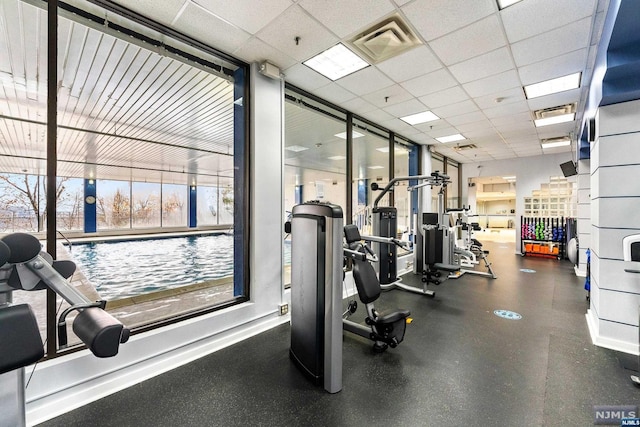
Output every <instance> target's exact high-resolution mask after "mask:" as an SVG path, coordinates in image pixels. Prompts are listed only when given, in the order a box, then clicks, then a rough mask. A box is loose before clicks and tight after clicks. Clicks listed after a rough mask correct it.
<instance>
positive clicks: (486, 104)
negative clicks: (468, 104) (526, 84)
mask: <svg viewBox="0 0 640 427" xmlns="http://www.w3.org/2000/svg"><path fill="white" fill-rule="evenodd" d="M496 99H500V102H497V101H496ZM473 100H474V101H475V103H476V104H477V105H478V107H480V108H481V109H484V108H492V107H495V106H496V105H499V104H511V103H513V102H520V101H525V100H526V98H525V97H524V90H523V89H522V87H521V86H517V87H513V88H511V89H505V90H502V91H499V92H495V93H492V94H489V95H483V96H479V97H476V98H473Z"/></svg>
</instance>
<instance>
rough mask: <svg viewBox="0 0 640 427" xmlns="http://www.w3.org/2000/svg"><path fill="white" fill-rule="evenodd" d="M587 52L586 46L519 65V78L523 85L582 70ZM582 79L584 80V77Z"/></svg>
mask: <svg viewBox="0 0 640 427" xmlns="http://www.w3.org/2000/svg"><path fill="white" fill-rule="evenodd" d="M588 52H589V50H588V49H586V48H585V49H578V50H575V51H573V52H569V53H566V54H563V55H560V56H556V57H555V58H550V59H547V60H544V61H540V62H536V63H535V64H531V65H525V66H524V67H520V68H518V73H519V74H520V80H522V84H523V85H530V84H533V83H539V82H542V81H545V80H549V79H555V78H556V77H562V76H567V75H569V74H573V73H577V72H580V71H583V70H584V64H585V63H586V61H587V55H588ZM583 77H584V76H583ZM582 81H583V82H584V81H585V80H584V78H583V80H582Z"/></svg>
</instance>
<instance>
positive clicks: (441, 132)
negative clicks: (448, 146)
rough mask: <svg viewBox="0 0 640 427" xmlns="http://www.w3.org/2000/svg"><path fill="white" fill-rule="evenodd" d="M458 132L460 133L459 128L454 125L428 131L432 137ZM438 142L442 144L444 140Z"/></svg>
mask: <svg viewBox="0 0 640 427" xmlns="http://www.w3.org/2000/svg"><path fill="white" fill-rule="evenodd" d="M456 133H458V130H457V129H456V128H453V127H446V128H443V129H434V130H433V131H430V132H426V134H427V135H429V136H431V137H432V138H441V137H443V136H449V135H455V134H456ZM438 144H442V142H439V141H438Z"/></svg>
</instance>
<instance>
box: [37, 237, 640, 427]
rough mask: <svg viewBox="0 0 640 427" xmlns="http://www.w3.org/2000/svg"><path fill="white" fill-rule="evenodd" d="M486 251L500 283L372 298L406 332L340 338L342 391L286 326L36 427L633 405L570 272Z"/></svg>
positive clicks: (543, 412)
mask: <svg viewBox="0 0 640 427" xmlns="http://www.w3.org/2000/svg"><path fill="white" fill-rule="evenodd" d="M485 247H486V248H487V249H490V251H491V254H490V259H491V261H492V262H493V267H494V270H495V272H496V274H497V275H498V279H496V280H492V279H490V278H485V277H480V276H472V275H465V276H463V277H461V278H459V279H457V280H448V281H447V282H445V283H443V284H442V285H440V286H437V287H435V286H434V287H432V288H433V289H435V290H436V291H437V294H436V297H435V298H433V299H430V298H427V297H424V296H421V295H417V294H413V293H409V292H404V291H400V290H393V291H389V292H386V293H384V294H383V295H382V297H381V300H380V303H379V304H377V305H376V307H377V308H379V309H385V308H393V307H400V308H406V309H409V310H411V313H412V316H411V317H412V318H413V323H411V324H410V325H408V327H407V333H406V336H405V340H404V342H403V343H402V344H401V345H400V346H399V347H398V348H396V349H389V350H388V351H386V352H385V353H383V354H376V353H374V352H372V350H371V344H370V342H369V341H367V340H365V339H363V338H360V337H357V336H354V335H351V334H348V333H345V335H344V360H343V363H344V365H343V366H344V376H343V383H344V389H343V390H342V391H341V392H340V393H337V394H334V395H331V394H328V393H326V392H324V391H323V390H322V388H319V387H315V386H314V385H313V384H312V383H311V382H309V381H308V380H307V379H306V378H305V377H303V376H302V375H301V373H300V372H299V371H298V370H297V368H296V367H295V366H294V365H293V364H292V362H291V361H290V360H289V355H288V350H289V326H288V325H283V326H280V327H277V328H275V329H272V330H270V331H268V332H265V333H263V334H261V335H259V336H256V337H253V338H250V339H248V340H245V341H243V342H241V343H239V344H237V345H234V346H231V347H229V348H227V349H224V350H222V351H219V352H217V353H215V354H212V355H210V356H208V357H205V358H202V359H200V360H197V361H195V362H192V363H190V364H188V365H186V366H183V367H180V368H178V369H175V370H173V371H171V372H168V373H166V374H163V375H161V376H159V377H156V378H153V379H150V380H148V381H145V382H143V383H141V384H138V385H136V386H134V387H131V388H129V389H127V390H124V391H122V392H119V393H117V394H115V395H112V396H108V397H106V398H103V399H101V400H99V401H97V402H95V403H93V404H90V405H87V406H85V407H82V408H80V409H77V410H75V411H73V412H70V413H68V414H65V415H63V416H61V417H58V418H56V419H54V420H51V421H49V422H47V423H45V424H43V425H46V426H118V427H122V426H283V425H285V426H373V425H390V426H463V425H464V426H467V425H471V426H541V425H549V426H588V425H593V423H594V409H593V406H594V405H638V402H639V401H640V389H639V388H636V387H635V386H634V385H633V384H632V383H631V381H630V380H629V374H631V373H633V372H632V371H631V370H630V369H628V368H633V369H635V368H636V362H637V361H636V359H635V358H633V357H630V356H628V355H623V354H619V353H616V352H614V351H610V350H606V349H603V348H599V347H595V346H593V345H592V344H591V340H590V338H589V333H588V329H587V325H586V320H585V315H584V314H585V312H586V309H587V308H588V306H587V301H586V298H585V297H586V292H585V291H584V289H583V284H584V279H581V278H577V277H575V276H574V275H573V266H572V265H571V264H570V263H569V262H568V261H557V260H551V259H540V258H522V257H520V256H517V255H514V247H513V244H505V243H490V242H486V243H485ZM520 269H531V270H535V273H526V272H522V271H520ZM403 280H404V282H405V283H413V284H415V285H417V286H421V285H420V281H419V278H418V277H414V276H412V275H409V276H405V277H404V279H403ZM501 309H503V310H511V311H514V312H517V313H519V314H521V315H522V319H520V320H510V319H504V318H500V317H498V316H496V315H495V314H494V310H501ZM360 310H362V309H360Z"/></svg>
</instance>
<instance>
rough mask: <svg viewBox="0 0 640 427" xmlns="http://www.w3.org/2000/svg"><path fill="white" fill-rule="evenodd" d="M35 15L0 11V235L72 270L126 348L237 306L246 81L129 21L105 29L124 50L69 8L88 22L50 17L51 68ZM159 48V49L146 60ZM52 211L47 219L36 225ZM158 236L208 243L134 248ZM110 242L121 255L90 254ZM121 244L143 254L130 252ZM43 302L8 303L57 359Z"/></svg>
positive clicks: (41, 16)
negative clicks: (51, 90)
mask: <svg viewBox="0 0 640 427" xmlns="http://www.w3.org/2000/svg"><path fill="white" fill-rule="evenodd" d="M105 4H106V3H105ZM38 5H39V4H38V3H37V2H29V3H26V2H22V1H19V0H7V1H4V2H3V5H2V10H3V17H2V18H3V19H2V25H0V26H2V29H3V31H0V52H1V53H0V57H1V58H2V60H0V62H2V63H3V64H5V65H7V64H10V65H9V68H2V69H3V70H5V69H10V70H11V72H7V73H4V75H3V76H1V77H2V79H1V80H0V110H1V111H2V115H1V116H0V140H2V144H0V233H12V232H15V231H26V232H29V233H34V234H35V235H36V236H37V237H38V238H41V239H45V238H46V239H47V245H46V250H47V251H48V252H50V253H51V254H52V256H53V257H54V258H56V259H72V260H73V261H75V263H76V264H77V266H78V268H77V270H76V273H75V274H74V276H73V277H72V278H71V281H72V284H73V285H74V286H76V288H77V289H79V290H80V292H82V293H83V294H85V295H86V296H87V297H88V298H89V299H90V300H100V299H104V300H107V301H108V303H107V310H109V311H110V312H111V313H112V314H113V315H114V316H115V317H116V318H120V319H121V320H122V321H123V323H125V325H126V326H127V327H129V328H132V329H134V332H135V330H136V329H137V328H143V329H144V328H147V327H150V326H149V325H151V324H153V325H162V324H165V323H167V322H170V321H177V320H179V319H183V318H185V317H188V316H193V315H196V314H200V313H204V312H209V311H212V310H214V309H217V308H220V307H225V306H227V305H230V304H232V303H236V302H241V301H244V300H246V294H247V292H246V283H248V282H247V280H248V277H247V273H246V268H245V264H246V255H247V254H248V248H247V247H245V245H244V244H243V245H241V246H242V247H237V244H236V243H234V242H245V241H247V239H244V238H243V236H242V234H241V233H242V230H244V229H247V227H246V220H247V218H248V215H247V214H246V212H247V211H248V210H247V209H246V204H245V202H246V200H248V195H246V194H244V192H242V191H241V190H242V189H243V188H244V187H245V185H244V182H243V179H244V176H245V175H246V174H245V167H246V164H247V162H248V158H245V156H248V154H249V153H247V152H246V151H245V150H246V147H248V144H246V135H244V129H246V128H247V127H246V123H245V120H246V119H245V117H246V114H245V113H244V108H246V107H245V105H246V104H247V103H246V102H245V103H242V102H236V101H238V100H239V99H240V98H242V99H248V97H247V95H248V93H247V90H246V88H245V86H244V83H243V82H244V81H245V80H246V79H245V74H246V73H247V71H248V68H247V67H246V66H245V65H242V64H240V63H234V62H233V60H232V59H230V58H228V57H225V58H223V57H222V56H219V55H218V56H217V55H215V53H214V50H213V49H210V50H207V51H206V52H205V51H200V50H197V48H196V47H193V46H191V45H189V44H188V43H189V40H187V39H179V40H178V39H173V38H171V37H168V36H167V35H166V34H161V33H159V32H157V31H156V30H154V29H150V28H144V29H142V28H141V25H144V23H142V22H135V23H134V22H132V21H127V19H135V17H129V18H124V17H118V18H117V22H118V24H119V25H124V26H125V27H127V28H129V29H131V32H130V33H128V34H127V35H126V36H125V35H124V34H123V33H122V31H118V30H117V28H118V27H116V26H114V27H113V28H112V24H111V23H112V21H111V20H109V21H104V16H105V15H106V14H107V12H106V11H104V10H103V11H101V12H100V13H98V12H96V11H98V10H99V8H98V6H96V5H89V4H88V3H86V4H85V3H82V2H81V1H80V2H75V3H74V7H76V6H77V7H79V8H80V9H82V8H83V7H86V8H87V10H91V11H92V12H91V13H98V15H99V16H98V15H92V14H91V13H90V12H87V11H85V12H87V13H84V12H83V13H76V14H65V15H64V16H63V15H61V14H59V16H58V21H59V22H58V27H57V31H58V34H57V38H58V40H60V41H61V42H60V43H59V50H58V55H59V57H58V58H48V57H47V38H48V33H47V28H46V22H47V12H46V10H45V9H44V7H46V2H42V3H41V4H40V6H41V7H42V8H40V7H38ZM63 7H64V6H63ZM105 7H109V6H108V5H106V6H105ZM112 12H113V13H115V12H114V11H109V12H108V13H112ZM114 22H115V21H114ZM136 29H137V30H140V31H144V36H143V35H142V34H140V33H137V32H136ZM176 37H181V36H180V35H177V36H176ZM153 40H156V41H157V40H161V43H159V42H158V43H156V42H153ZM149 41H152V42H151V43H149ZM160 45H163V46H167V47H168V48H167V49H163V50H162V53H159V50H158V48H157V46H160ZM187 52H188V53H187ZM51 61H56V62H57V63H58V64H59V65H60V66H59V67H58V71H57V73H58V75H57V77H56V80H57V81H58V82H59V84H58V87H57V96H56V97H55V98H54V99H55V102H54V103H55V104H57V120H58V121H57V123H48V122H47V117H48V116H47V114H46V111H47V108H48V105H49V102H48V101H49V100H48V88H47V79H46V78H47V72H48V70H47V68H48V67H47V63H48V62H51ZM192 61H197V63H195V62H192ZM0 74H2V73H0ZM49 128H54V129H55V131H56V137H55V138H54V139H52V140H49V139H48V138H47V130H48V129H49ZM238 148H241V149H240V150H239V149H238ZM52 151H53V152H55V153H56V157H57V160H56V161H55V162H53V164H54V165H55V166H56V167H55V168H52V167H51V163H52V160H53V159H51V158H48V157H47V153H48V152H52ZM236 152H238V153H241V154H238V157H236V156H235V153H236ZM56 169H57V171H56ZM52 180H53V182H54V183H55V185H47V184H48V183H50V182H52ZM192 185H193V186H196V187H197V188H198V192H200V191H204V193H206V194H204V195H202V196H201V200H202V203H203V204H204V207H203V206H201V205H200V204H198V205H196V203H195V202H196V201H197V200H198V199H197V198H196V197H193V199H192V198H191V197H190V194H191V193H190V188H191V186H192ZM48 187H51V188H48ZM200 188H202V190H200ZM207 190H208V192H207ZM194 193H195V190H194ZM47 194H49V197H47ZM51 200H54V201H55V207H56V209H55V218H50V217H48V215H47V202H48V201H49V202H50V203H51ZM51 205H53V203H51ZM51 205H50V206H51ZM205 208H206V210H207V212H208V216H207V215H205V214H204V213H203V211H204V210H205ZM51 216H54V215H51ZM198 217H200V219H201V221H197V218H198ZM236 224H240V225H241V226H240V227H237V228H236V227H235V225H236ZM165 227H171V228H172V230H171V231H173V232H175V231H184V232H187V231H191V230H197V231H198V232H199V233H202V234H207V236H200V237H202V238H203V239H204V240H202V239H200V237H198V238H196V237H192V238H186V237H185V238H184V239H183V240H174V239H170V238H166V239H161V240H156V241H150V240H146V239H148V238H149V237H151V236H150V235H151V234H152V233H153V234H157V233H163V232H164V231H166V230H163V228H165ZM110 235H115V236H117V239H116V240H120V242H118V243H105V242H103V241H104V240H105V236H110ZM134 235H135V238H136V239H141V238H145V242H146V243H147V245H146V247H144V245H142V246H139V244H140V242H133V241H130V240H131V239H132V238H131V236H134ZM52 237H53V238H52ZM76 237H82V238H83V240H87V239H91V238H93V239H94V240H95V242H93V243H90V244H84V243H80V242H78V241H76V240H74V238H76ZM209 237H211V239H210V240H206V239H208V238H209ZM205 238H206V239H205ZM125 240H126V241H125ZM43 242H44V240H43ZM211 242H214V243H211ZM143 243H144V242H143ZM118 245H122V246H118ZM52 248H53V249H52ZM199 255H204V256H205V258H206V259H204V260H201V259H199V258H197V257H198V256H199ZM163 257H164V258H163ZM145 268H147V270H145ZM158 272H161V274H162V276H163V277H160V278H158V277H157V276H158V275H157V274H156V275H155V276H154V273H158ZM0 292H4V290H2V289H0ZM49 295H50V296H47V293H46V292H23V291H19V292H14V295H13V299H14V301H16V302H29V303H30V304H31V305H32V307H33V309H34V311H35V312H36V316H37V318H38V322H39V325H40V328H41V331H42V334H43V338H46V340H47V341H48V342H49V343H56V342H57V340H56V336H55V332H51V333H50V334H49V335H50V336H47V334H46V332H45V331H46V325H47V322H49V323H51V322H55V313H54V312H52V311H51V310H49V311H47V306H49V307H56V308H59V309H60V310H64V309H65V308H66V307H67V305H66V303H62V302H61V301H60V299H58V300H56V301H52V300H51V298H53V299H55V298H56V297H55V295H53V294H49ZM70 320H71V318H70ZM53 329H55V328H53ZM72 336H73V334H71V335H70V339H71V337H72ZM52 345H53V344H52ZM55 353H56V351H53V353H52V352H51V346H49V355H50V356H54V355H55Z"/></svg>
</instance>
